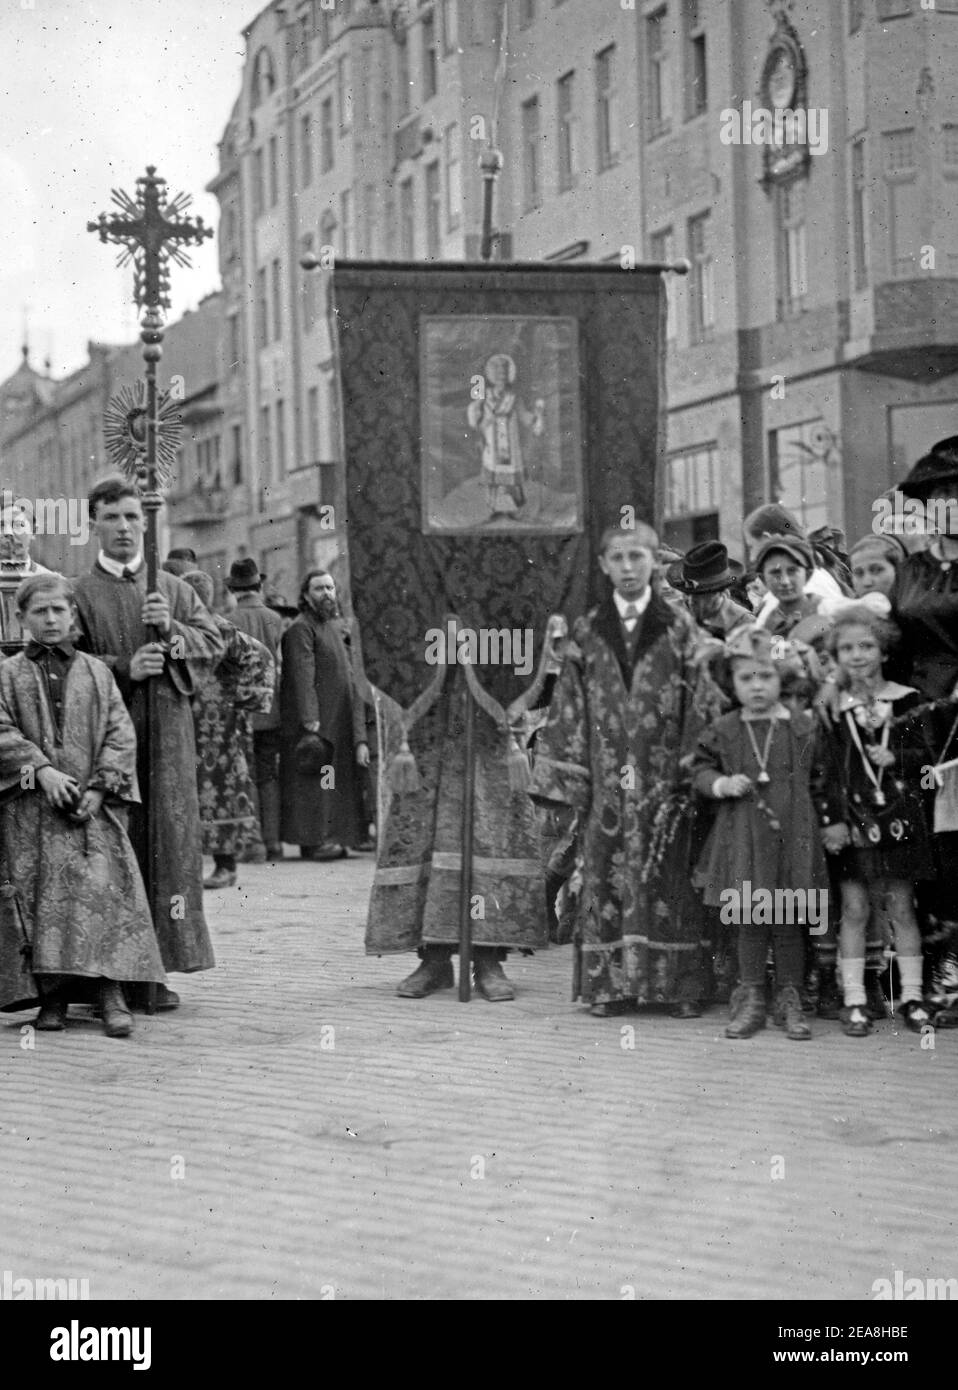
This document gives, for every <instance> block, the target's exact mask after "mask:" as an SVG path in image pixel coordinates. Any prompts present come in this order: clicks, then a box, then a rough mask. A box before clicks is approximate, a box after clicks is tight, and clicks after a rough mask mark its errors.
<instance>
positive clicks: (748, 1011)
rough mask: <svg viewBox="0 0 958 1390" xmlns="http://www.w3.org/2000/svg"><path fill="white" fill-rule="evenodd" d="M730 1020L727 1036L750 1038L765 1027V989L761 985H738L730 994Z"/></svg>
mask: <svg viewBox="0 0 958 1390" xmlns="http://www.w3.org/2000/svg"><path fill="white" fill-rule="evenodd" d="M731 1003H732V1021H731V1023H729V1025H728V1027H727V1028H726V1030H725V1036H726V1037H727V1038H750V1037H752V1036H753V1034H755V1033H757V1032H758V1031H759V1030H760V1029H761V1028H764V1027H765V990H764V988H763V986H762V985H739V987H738V989H737V990H735V992H734V993H733V995H732V1001H731Z"/></svg>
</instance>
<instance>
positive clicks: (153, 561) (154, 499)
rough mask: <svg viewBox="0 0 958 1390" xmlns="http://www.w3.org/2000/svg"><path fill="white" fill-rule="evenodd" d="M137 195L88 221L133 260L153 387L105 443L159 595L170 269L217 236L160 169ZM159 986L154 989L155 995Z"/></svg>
mask: <svg viewBox="0 0 958 1390" xmlns="http://www.w3.org/2000/svg"><path fill="white" fill-rule="evenodd" d="M136 189H137V192H136V197H135V198H131V197H130V195H129V194H128V193H124V192H123V191H122V190H120V189H115V188H114V189H112V190H111V197H112V199H113V202H114V203H115V204H116V206H117V208H119V212H118V213H115V212H114V213H106V212H101V213H100V216H99V218H98V219H97V220H96V221H95V222H88V223H87V231H88V232H97V233H98V234H99V237H100V240H101V241H103V242H113V243H115V244H116V245H119V246H122V247H123V250H122V252H121V253H120V256H119V258H118V260H117V264H118V265H120V266H125V265H128V264H129V263H130V262H131V261H132V263H133V297H134V300H135V302H136V305H137V308H138V309H140V310H141V318H140V340H141V342H142V343H143V359H144V362H145V363H146V383H145V390H144V383H143V382H142V381H138V382H136V383H135V385H134V386H132V387H129V386H128V387H123V388H122V390H121V391H120V392H119V393H118V394H117V395H116V396H114V397H113V398H112V399H111V401H110V403H109V406H108V408H107V413H106V425H105V430H104V434H105V439H106V444H107V450H108V452H109V454H110V455H111V457H112V458H113V461H114V463H116V465H117V466H118V467H120V468H121V469H122V470H123V471H124V473H125V474H126V476H127V477H128V478H129V479H130V481H131V482H136V483H137V484H138V485H139V490H140V496H141V501H142V505H143V511H144V513H145V515H146V528H145V532H146V533H145V538H144V559H145V561H146V591H147V593H148V594H152V593H155V592H156V589H157V571H158V569H159V563H158V559H159V557H158V555H157V513H158V512H159V510H160V507H161V506H162V504H163V498H162V495H161V489H162V488H164V487H169V485H170V483H171V482H172V478H173V462H174V460H175V457H176V444H177V440H178V436H179V417H178V416H177V415H176V413H175V412H176V403H175V402H173V401H171V400H170V399H169V395H168V393H166V392H159V391H158V390H157V384H156V367H157V363H158V362H159V360H160V358H161V357H162V355H163V332H164V329H163V311H164V310H165V309H168V308H169V307H170V301H169V288H170V279H169V265H170V261H171V260H173V261H175V262H176V264H177V265H180V266H188V265H189V264H190V260H189V257H188V256H187V255H186V252H185V250H184V249H183V248H184V247H186V246H200V245H202V243H203V241H204V240H205V239H206V238H207V237H211V236H212V235H213V228H212V227H206V226H204V224H203V219H202V218H201V217H198V218H196V220H195V221H193V222H191V221H190V220H189V219H188V218H186V217H184V215H183V214H184V213H185V211H186V209H187V208H188V207H189V206H190V203H191V202H192V199H191V197H190V196H189V194H186V193H180V194H178V195H177V196H176V197H175V198H173V199H172V200H168V199H167V194H166V180H165V179H162V178H160V176H159V175H158V174H157V172H156V169H155V167H154V166H153V165H152V164H150V165H148V166H147V170H146V174H145V175H141V177H140V178H138V179H137V181H136ZM159 636H160V634H159V633H158V631H157V629H156V628H151V629H150V632H149V639H150V641H157V640H158V638H159ZM156 696H157V684H156V678H155V677H153V676H151V677H149V678H148V681H147V729H148V732H147V738H148V745H149V747H148V756H149V764H148V766H149V774H148V782H149V786H148V798H147V834H148V840H147V844H148V846H149V850H148V854H147V860H148V867H149V873H148V874H147V885H146V886H147V891H148V894H149V898H150V907H151V908H152V910H153V912H154V920H155V916H156V910H157V904H156V902H155V901H154V893H155V887H156V847H157V838H156V823H157V818H156V806H155V798H156V777H155V776H154V770H155V767H156V760H157V748H156V743H157V716H156ZM154 989H155V987H153V986H151V995H152V993H153V992H154Z"/></svg>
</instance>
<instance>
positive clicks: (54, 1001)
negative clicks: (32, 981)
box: [33, 975, 67, 1033]
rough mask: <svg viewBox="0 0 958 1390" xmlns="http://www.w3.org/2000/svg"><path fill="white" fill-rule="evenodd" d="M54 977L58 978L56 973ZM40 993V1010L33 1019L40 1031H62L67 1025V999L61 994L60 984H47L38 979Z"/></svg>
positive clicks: (35, 1026)
mask: <svg viewBox="0 0 958 1390" xmlns="http://www.w3.org/2000/svg"><path fill="white" fill-rule="evenodd" d="M53 979H54V980H56V979H58V976H56V975H54V976H53ZM37 991H38V993H39V995H40V1012H39V1013H38V1014H37V1016H36V1018H35V1019H34V1021H33V1026H34V1028H36V1030H37V1032H38V1033H62V1032H63V1029H64V1028H65V1027H66V1020H67V1001H66V1000H65V999H64V998H63V997H62V995H61V994H60V990H59V987H58V985H56V984H45V983H44V982H43V981H42V980H37Z"/></svg>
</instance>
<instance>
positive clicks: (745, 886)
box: [692, 626, 828, 1041]
mask: <svg viewBox="0 0 958 1390" xmlns="http://www.w3.org/2000/svg"><path fill="white" fill-rule="evenodd" d="M726 651H727V659H728V662H729V666H730V674H731V682H732V687H733V689H734V692H735V697H736V699H737V701H738V708H736V709H734V710H732V711H731V712H730V713H728V714H724V715H722V716H721V717H720V718H718V719H716V720H715V721H714V722H713V723H712V725H711V726H710V727H709V728H708V729H707V730H706V731H705V733H704V734H703V735H702V737H701V738H700V740H699V743H698V747H697V749H696V751H695V754H694V756H693V760H692V774H693V786H694V787H695V789H696V791H697V792H699V794H700V795H702V796H704V797H708V798H710V799H711V800H714V801H716V802H717V803H718V806H717V812H716V817H715V823H714V825H713V826H712V830H711V832H710V834H709V837H708V840H707V841H706V844H705V847H704V849H703V851H702V854H701V856H700V858H699V862H698V865H697V867H696V870H695V875H694V878H693V882H694V883H695V884H696V886H698V887H700V888H702V889H703V890H704V897H705V902H706V903H709V904H714V905H719V906H721V908H722V917H723V920H724V921H728V922H735V923H737V924H738V928H739V930H738V956H739V973H740V979H741V984H740V986H739V988H738V990H737V991H736V992H735V995H734V996H733V1001H732V1019H731V1022H730V1023H729V1026H728V1028H726V1030H725V1035H726V1037H729V1038H749V1037H751V1036H752V1035H753V1034H754V1033H757V1032H758V1030H759V1029H760V1028H762V1027H764V1025H765V967H766V961H767V958H768V950H769V945H770V944H771V945H772V946H773V948H774V954H775V970H776V976H777V979H778V984H779V999H778V1006H777V1008H776V1021H781V1022H783V1023H784V1024H785V1029H786V1033H787V1036H788V1037H789V1038H792V1039H794V1040H796V1041H801V1040H805V1039H807V1038H810V1037H811V1030H810V1028H809V1026H808V1024H807V1022H806V1021H805V1019H804V1016H803V1014H802V1005H801V998H800V995H799V989H800V988H801V985H802V982H803V979H804V970H805V941H804V933H805V928H806V924H807V925H808V926H809V927H810V928H811V930H812V931H813V932H814V931H816V930H821V931H824V930H825V928H826V926H827V920H828V876H827V873H826V867H825V860H824V855H823V853H822V848H821V843H820V832H819V827H818V823H817V820H816V817H815V811H814V807H813V804H812V797H811V790H810V787H811V780H812V775H813V769H814V767H815V764H816V756H817V744H818V738H817V732H816V725H815V721H814V719H813V717H812V716H811V715H810V714H808V713H807V712H805V711H803V710H796V709H787V708H786V707H785V705H784V704H783V703H782V701H781V682H782V675H783V673H784V671H785V669H787V664H786V660H785V659H783V658H787V648H786V644H785V643H783V642H782V640H781V639H780V638H774V637H771V636H770V635H769V634H768V633H767V632H766V631H764V629H762V628H759V627H756V626H751V627H748V628H741V629H739V630H738V631H737V632H736V633H735V634H734V635H733V637H732V639H731V641H730V642H729V643H728V644H727V648H726Z"/></svg>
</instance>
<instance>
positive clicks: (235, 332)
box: [226, 314, 243, 376]
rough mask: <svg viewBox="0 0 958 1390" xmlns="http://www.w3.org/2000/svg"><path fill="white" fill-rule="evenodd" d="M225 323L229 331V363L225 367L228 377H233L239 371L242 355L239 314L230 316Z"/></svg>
mask: <svg viewBox="0 0 958 1390" xmlns="http://www.w3.org/2000/svg"><path fill="white" fill-rule="evenodd" d="M226 323H227V326H228V331H229V361H228V362H227V364H226V366H227V370H228V372H229V374H230V376H235V375H236V373H237V372H238V371H239V369H240V361H241V359H242V355H243V347H242V340H241V338H240V316H239V314H230V316H229V318H228V319H227V320H226Z"/></svg>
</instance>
